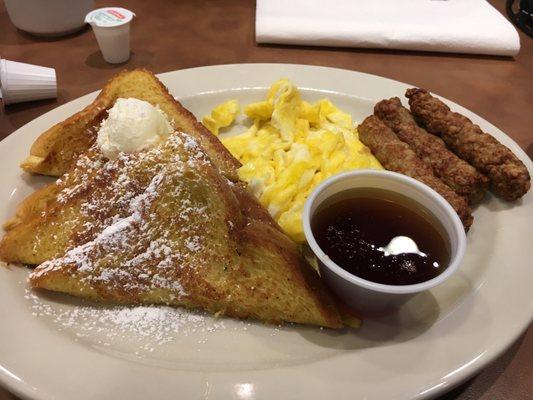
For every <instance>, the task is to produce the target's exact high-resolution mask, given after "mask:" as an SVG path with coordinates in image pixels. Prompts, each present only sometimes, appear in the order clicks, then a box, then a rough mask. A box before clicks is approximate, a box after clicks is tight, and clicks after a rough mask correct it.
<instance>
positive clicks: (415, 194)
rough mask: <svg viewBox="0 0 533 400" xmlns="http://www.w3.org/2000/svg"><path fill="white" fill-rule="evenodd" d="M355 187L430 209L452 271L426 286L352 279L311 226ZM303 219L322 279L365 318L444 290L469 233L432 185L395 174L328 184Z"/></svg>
mask: <svg viewBox="0 0 533 400" xmlns="http://www.w3.org/2000/svg"><path fill="white" fill-rule="evenodd" d="M355 188H375V189H384V190H387V191H391V192H396V193H399V194H401V195H403V196H405V197H408V198H410V199H412V200H414V201H415V202H417V203H419V204H421V205H422V206H423V207H425V208H426V209H427V211H428V212H430V213H431V214H432V215H433V217H434V218H435V219H436V220H437V221H439V223H440V224H441V225H442V228H443V229H444V232H443V233H445V236H446V237H445V239H446V240H447V242H448V244H449V246H450V261H449V264H448V266H447V268H446V269H445V270H444V271H443V272H442V273H441V274H440V275H438V276H436V277H434V278H433V279H430V280H427V281H424V282H421V283H416V284H412V285H385V284H382V283H376V282H372V281H369V280H366V279H363V278H360V277H358V276H356V275H353V274H351V273H349V272H348V271H346V270H344V269H343V268H341V267H340V266H339V265H337V264H336V263H335V262H333V261H332V260H331V259H330V258H329V257H328V256H327V254H326V253H324V251H323V250H322V249H321V248H320V246H319V245H318V243H317V241H316V239H315V237H314V234H313V231H312V229H311V221H312V219H313V216H314V214H315V212H316V211H317V210H318V209H319V206H320V204H322V203H323V202H324V201H326V200H327V199H329V198H331V196H333V195H335V194H337V193H340V192H343V191H346V190H351V189H355ZM302 219H303V225H304V233H305V238H306V239H307V243H308V244H309V247H310V248H311V250H312V251H313V253H315V255H316V257H317V259H318V265H319V269H320V275H321V276H322V278H323V279H324V280H325V281H326V284H327V285H328V286H329V288H330V289H331V290H332V291H333V293H334V294H335V295H336V296H337V297H338V298H339V299H341V300H342V301H343V302H344V303H345V304H346V305H348V307H350V309H351V310H353V311H355V312H356V314H357V315H358V316H361V317H376V316H383V315H386V314H389V313H392V312H394V311H396V310H397V309H398V308H400V307H401V306H402V305H403V304H404V303H405V302H406V301H407V300H409V299H410V298H411V297H413V296H414V295H416V294H417V293H420V292H423V291H425V290H428V289H431V288H433V287H435V286H437V285H440V284H441V283H443V282H444V281H446V280H447V279H448V278H449V277H450V276H452V275H453V274H454V273H455V272H456V271H457V269H458V268H459V265H460V264H461V261H462V260H463V257H464V253H465V249H466V235H465V230H464V228H463V225H462V223H461V220H460V219H459V216H458V215H457V213H456V212H455V211H454V210H453V208H452V207H451V206H450V204H448V202H447V201H446V200H445V199H444V198H443V197H442V196H441V195H440V194H438V193H437V192H435V191H434V190H433V189H431V188H430V187H429V186H426V185H424V184H423V183H421V182H419V181H417V180H415V179H413V178H410V177H408V176H405V175H401V174H398V173H395V172H390V171H374V170H359V171H350V172H345V173H342V174H338V175H334V176H332V177H331V178H329V179H326V180H325V181H324V182H322V183H321V184H320V185H319V186H318V187H317V188H316V189H315V190H314V191H313V193H311V195H310V196H309V198H308V199H307V201H306V203H305V206H304V212H303V216H302Z"/></svg>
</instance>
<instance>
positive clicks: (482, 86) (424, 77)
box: [0, 0, 533, 400]
mask: <svg viewBox="0 0 533 400" xmlns="http://www.w3.org/2000/svg"><path fill="white" fill-rule="evenodd" d="M490 2H491V3H492V4H493V5H494V6H495V7H496V8H497V9H499V10H500V11H501V12H503V9H504V4H505V1H504V0H499V1H497V0H491V1H490ZM113 3H114V5H117V6H119V5H121V4H122V5H123V6H124V7H126V8H129V9H131V10H133V11H134V12H136V13H137V18H136V19H135V20H134V22H133V26H132V33H131V46H132V57H131V59H130V60H129V61H128V62H127V63H125V64H124V65H118V66H117V65H110V64H107V63H106V62H105V61H104V60H103V59H102V56H101V53H100V52H99V50H98V45H97V43H96V40H95V39H94V36H93V34H92V32H91V31H90V29H84V30H83V31H81V32H79V33H77V34H74V35H71V36H68V37H66V38H60V39H39V38H35V37H32V36H30V35H28V34H25V33H23V32H21V31H18V30H17V29H16V28H15V27H14V26H13V25H12V24H11V23H10V21H9V18H8V15H7V12H6V10H5V7H4V4H3V2H2V1H0V55H1V56H2V57H3V58H6V59H8V60H14V61H21V62H27V63H32V64H38V65H44V66H49V67H53V68H55V69H56V71H57V76H58V89H59V95H58V98H57V99H54V100H43V101H40V102H32V103H26V104H18V105H12V106H9V107H7V108H6V109H5V110H3V112H2V113H1V114H0V140H1V139H3V138H4V137H6V136H8V135H9V134H11V133H12V132H14V131H15V130H16V129H18V128H19V127H21V126H22V125H24V124H26V123H27V122H29V121H31V120H32V119H34V118H36V117H38V116H40V115H42V114H44V113H45V112H47V111H49V110H51V109H53V108H55V107H57V106H59V105H61V104H63V103H66V102H68V101H70V100H73V99H75V98H77V97H79V96H81V95H84V94H87V93H89V92H92V91H94V90H97V89H100V88H101V87H102V86H103V84H104V83H105V82H106V80H107V79H109V78H110V77H111V76H113V75H114V74H115V73H116V72H118V71H120V70H121V69H123V68H130V69H131V68H135V67H146V68H149V69H151V70H152V71H154V72H156V73H160V72H166V71H172V70H178V69H183V68H191V67H198V66H204V65H215V64H231V63H250V62H284V63H299V64H313V65H322V66H331V67H337V68H345V69H349V70H354V71H361V72H367V73H370V74H375V75H380V76H384V77H387V78H391V79H395V80H399V81H402V82H409V83H410V84H412V85H415V86H419V87H424V88H427V89H429V90H431V91H433V92H436V93H439V94H440V95H442V96H444V97H446V98H448V99H450V100H452V101H454V102H456V103H459V104H461V105H463V106H464V107H466V108H468V109H470V110H472V111H473V112H475V113H476V114H478V115H480V116H481V117H483V118H485V119H487V120H488V121H490V122H491V123H493V124H494V125H496V126H498V128H500V129H501V130H502V131H504V132H506V133H507V134H508V135H509V136H511V137H512V138H513V139H514V140H515V141H516V142H517V143H518V144H519V145H520V146H521V147H522V148H523V149H524V150H526V152H527V153H528V155H529V156H530V157H532V156H533V132H532V131H531V129H532V127H533V112H532V110H533V73H532V71H533V39H531V38H528V37H527V36H526V35H525V34H523V33H521V32H520V40H521V44H522V49H521V50H520V53H519V55H518V56H516V57H515V58H514V59H513V58H502V57H489V56H472V55H457V54H438V53H421V52H405V51H382V50H358V49H341V48H314V47H302V46H281V45H257V44H256V43H255V41H254V20H255V17H254V13H255V5H254V4H255V2H254V1H251V0H246V1H244V0H243V1H231V0H227V1H226V0H219V1H199V0H190V1H185V0H181V1H179V2H169V1H164V0H156V1H150V2H145V1H142V0H135V1H131V0H130V1H127V2H126V1H114V2H113ZM104 5H107V4H106V3H105V2H103V1H99V0H97V1H95V6H100V7H101V6H104ZM532 360H533V329H531V328H530V329H529V330H528V331H527V332H526V333H525V334H524V335H523V336H522V337H521V338H520V339H519V340H518V341H517V342H516V343H515V344H514V345H513V346H512V347H511V348H509V349H508V350H507V351H506V352H505V353H504V354H503V355H502V356H501V357H500V358H499V359H497V360H496V361H495V362H494V363H493V364H492V365H490V366H489V367H488V368H486V369H485V370H483V371H482V372H481V373H480V374H479V375H477V376H476V377H475V378H473V379H471V380H470V381H468V382H467V383H465V384H463V385H461V386H459V387H457V388H455V389H454V390H452V391H451V392H449V393H447V394H445V395H444V396H442V397H440V398H439V400H451V399H454V400H474V399H475V400H481V399H483V400H489V399H490V400H497V399H506V400H512V399H526V398H531V397H530V396H531V395H532V393H533V379H531V376H532V374H533V362H532ZM528 376H529V379H528V378H527V377H528ZM7 399H9V400H13V399H15V397H14V396H12V395H10V394H9V393H8V392H6V391H5V390H3V389H2V388H0V400H7Z"/></svg>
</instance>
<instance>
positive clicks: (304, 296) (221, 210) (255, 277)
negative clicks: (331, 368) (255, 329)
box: [0, 133, 341, 328]
mask: <svg viewBox="0 0 533 400" xmlns="http://www.w3.org/2000/svg"><path fill="white" fill-rule="evenodd" d="M174 136H175V137H174V138H171V139H169V141H168V142H169V143H167V144H166V145H165V146H163V148H162V149H154V150H151V151H148V152H146V154H144V153H140V154H132V155H123V156H122V158H121V159H119V160H117V161H113V162H111V161H105V160H104V161H102V160H101V161H98V154H91V155H90V157H88V156H82V157H81V158H80V160H79V161H78V166H77V167H76V168H74V169H73V170H72V171H70V172H69V173H68V174H66V176H65V177H63V178H62V179H61V181H60V182H59V183H58V184H57V185H58V186H59V188H60V189H61V190H60V194H59V196H58V202H57V204H53V205H48V206H47V207H46V209H45V211H44V215H42V214H39V215H37V216H36V217H35V218H34V219H33V220H31V221H26V222H25V223H24V224H21V225H19V226H18V227H16V228H14V229H13V230H12V231H10V232H9V233H8V234H7V235H6V239H7V240H9V238H10V236H12V233H13V232H16V231H19V230H21V229H23V230H25V231H27V232H33V235H34V236H35V234H36V233H37V238H38V240H34V241H33V242H31V247H32V249H34V251H35V254H36V255H37V256H40V255H42V254H46V257H48V260H49V261H45V262H44V263H43V264H41V265H40V266H39V267H38V268H37V269H36V270H35V272H34V273H32V274H31V276H30V283H31V285H32V287H34V288H44V289H49V290H56V291H61V292H66V293H70V294H73V295H76V296H81V297H86V298H90V299H92V300H97V301H103V302H113V303H126V304H138V303H149V304H154V303H155V304H172V305H178V306H186V307H195V308H198V307H199V308H203V309H206V310H208V311H210V312H212V313H224V314H226V315H229V316H234V317H239V318H255V319H260V320H263V321H267V322H281V321H292V322H299V323H307V324H316V325H321V326H328V327H332V328H336V327H340V326H341V322H340V317H339V315H338V313H337V311H336V307H335V305H334V303H333V301H332V300H331V298H330V297H329V295H328V294H327V292H326V290H325V289H324V287H323V286H322V284H321V282H320V280H319V278H318V276H317V275H316V273H315V272H314V271H313V270H312V269H311V268H310V267H309V266H308V265H307V264H306V263H305V262H304V261H303V259H302V257H301V256H300V254H299V252H298V248H297V246H296V245H295V244H294V243H293V242H292V241H290V239H288V238H287V237H286V236H285V235H284V234H283V233H282V232H281V231H280V229H279V227H278V226H277V225H276V224H275V223H274V221H273V220H272V219H271V217H270V216H269V214H268V213H267V212H266V210H264V208H262V207H261V206H260V205H259V204H258V203H257V202H256V201H255V199H254V198H253V197H252V196H251V195H250V194H249V193H248V192H247V191H246V188H245V186H244V185H243V184H242V183H233V182H231V181H229V180H228V179H227V178H225V177H224V176H223V175H221V174H220V172H219V170H218V168H216V167H215V165H214V163H212V162H211V160H210V159H209V158H208V156H207V153H204V152H203V151H202V150H201V148H200V147H199V146H198V147H197V148H196V150H194V151H195V152H196V153H195V154H196V155H195V156H193V157H191V156H190V154H189V153H190V151H191V150H190V149H191V148H192V146H193V145H191V144H190V143H193V142H192V138H190V137H188V135H186V134H181V133H176V134H174ZM183 143H186V145H187V144H188V145H189V147H188V150H187V149H185V147H184V145H183ZM154 182H156V183H155V184H154ZM147 198H148V200H146V199H147ZM110 224H111V225H110ZM128 224H129V225H128ZM65 227H67V229H65ZM193 239H194V240H193ZM191 243H192V244H191ZM51 244H53V245H52V246H51ZM62 247H63V248H62ZM0 248H2V246H0ZM54 250H55V252H56V254H60V256H59V257H58V258H53V257H55V256H53V255H52V252H53V251H54ZM65 251H66V254H65ZM63 254H64V255H63ZM50 258H52V259H50ZM139 260H142V262H139ZM39 261H40V260H39ZM156 278H157V279H156Z"/></svg>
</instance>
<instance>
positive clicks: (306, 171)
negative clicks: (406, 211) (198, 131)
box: [203, 79, 383, 243]
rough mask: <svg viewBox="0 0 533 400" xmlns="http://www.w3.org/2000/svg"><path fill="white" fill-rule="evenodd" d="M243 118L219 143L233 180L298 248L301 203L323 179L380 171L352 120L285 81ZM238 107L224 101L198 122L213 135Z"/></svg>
mask: <svg viewBox="0 0 533 400" xmlns="http://www.w3.org/2000/svg"><path fill="white" fill-rule="evenodd" d="M244 113H245V114H246V116H248V117H249V118H250V119H251V120H252V121H253V124H252V125H251V126H250V128H249V129H248V130H246V131H245V132H243V133H241V134H239V135H237V136H226V137H221V138H220V140H221V141H222V143H223V144H224V145H225V146H226V147H227V148H228V150H229V151H230V152H231V153H232V154H233V156H234V157H236V158H237V159H238V160H239V161H240V162H241V163H242V167H241V168H240V169H239V177H240V179H241V180H243V181H245V182H247V183H248V184H249V187H250V189H251V190H252V192H253V193H254V194H255V196H256V197H257V198H258V199H259V201H260V202H261V203H262V204H263V205H264V206H265V207H267V208H268V211H269V212H270V214H271V215H272V217H273V218H274V219H275V220H276V221H277V222H278V223H279V225H280V226H281V228H282V229H283V230H284V231H285V232H286V233H287V234H288V235H289V236H290V237H291V238H292V239H293V240H294V241H296V242H298V243H303V242H304V241H305V236H304V233H303V225H302V211H303V206H304V203H305V201H306V199H307V197H308V196H309V194H310V193H311V192H312V190H313V189H314V188H315V187H316V186H317V185H318V184H319V183H320V182H322V181H323V180H324V179H326V178H328V177H330V176H331V175H334V174H337V173H339V172H343V171H348V170H352V169H364V168H373V169H383V168H382V167H381V165H380V163H379V161H378V160H377V159H376V158H374V156H373V155H372V154H371V153H370V150H369V149H368V148H367V147H366V146H365V145H364V144H363V143H361V142H360V141H359V139H358V134H357V130H356V129H355V127H354V124H353V122H352V117H351V116H350V115H349V114H347V113H345V112H343V111H341V110H339V109H338V108H337V107H335V105H334V104H333V103H331V102H330V101H329V100H328V99H323V100H320V101H317V102H316V103H313V104H311V103H308V102H306V101H304V100H302V99H301V97H300V93H299V91H298V89H297V88H296V87H295V86H294V85H293V84H292V83H291V82H290V81H289V80H287V79H281V80H279V81H277V82H275V83H274V84H273V85H272V87H271V88H270V90H269V92H268V94H267V98H266V99H265V100H264V101H260V102H258V103H252V104H249V105H248V106H246V107H245V108H244ZM238 114H239V104H238V103H237V101H236V100H229V101H227V102H225V103H222V104H220V105H218V106H217V107H215V109H214V110H213V111H212V113H211V115H209V116H206V117H205V118H204V119H203V123H204V125H205V126H206V127H207V128H208V129H209V130H211V132H213V133H214V134H215V135H218V133H219V130H220V129H221V128H223V127H227V126H229V125H231V124H232V123H233V121H234V120H235V118H236V117H237V115H238Z"/></svg>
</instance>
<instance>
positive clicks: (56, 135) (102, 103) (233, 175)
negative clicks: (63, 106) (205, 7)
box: [21, 68, 240, 180]
mask: <svg viewBox="0 0 533 400" xmlns="http://www.w3.org/2000/svg"><path fill="white" fill-rule="evenodd" d="M119 97H126V98H127V97H134V98H138V99H140V100H145V101H148V102H149V103H151V104H154V105H158V106H159V107H160V108H161V109H162V110H163V111H164V112H165V113H166V114H167V116H168V117H169V118H170V119H171V120H173V122H174V127H175V128H176V129H177V130H181V131H184V132H188V133H189V134H191V135H193V136H194V137H195V138H196V139H197V140H199V141H200V143H201V144H202V146H203V148H204V149H205V150H206V151H207V153H208V154H209V156H210V157H211V158H212V159H213V160H214V161H215V162H216V164H217V165H218V167H219V168H220V170H221V171H222V173H223V174H224V175H226V177H228V178H229V179H232V180H237V168H239V167H240V163H239V162H238V161H237V160H236V159H235V158H233V157H232V156H231V154H230V153H229V152H228V151H227V150H226V148H225V147H224V146H223V145H222V143H220V141H219V140H218V139H217V138H216V137H214V136H213V135H212V134H211V132H209V131H208V130H207V129H206V128H205V127H204V126H203V125H202V124H201V123H199V122H198V121H197V120H196V118H195V117H194V115H193V114H192V113H191V112H190V111H188V110H187V109H185V108H184V107H183V106H182V105H181V103H180V102H179V101H177V100H175V99H174V97H173V96H172V95H170V93H169V92H168V90H167V88H166V87H165V86H164V85H163V84H162V83H161V82H160V81H159V79H157V78H156V76H155V75H154V74H153V73H152V72H150V71H148V70H146V69H143V68H139V69H135V70H132V71H127V70H124V71H122V72H120V73H119V74H117V75H116V76H115V77H113V78H112V79H111V80H109V82H108V83H107V84H106V85H105V86H104V88H103V89H102V91H101V92H100V93H99V94H98V96H97V97H96V99H95V100H94V101H93V102H92V103H91V104H90V105H88V106H87V107H85V108H84V109H83V110H82V111H80V112H78V113H76V114H74V115H73V116H71V117H70V118H67V119H66V120H65V121H63V122H60V123H58V124H56V125H54V126H52V127H51V128H50V129H48V130H47V131H45V132H44V133H42V134H41V135H40V136H39V137H38V138H37V139H36V140H35V142H34V143H33V145H32V147H31V149H30V156H29V157H28V158H26V159H25V160H24V161H23V162H22V164H21V167H22V168H23V169H24V170H25V171H27V172H31V173H36V174H43V175H51V176H61V175H62V174H64V173H65V172H66V171H67V170H68V169H69V168H70V167H71V166H72V164H73V162H74V161H75V160H76V159H77V157H78V156H79V155H80V154H82V153H83V152H85V151H87V150H88V149H89V148H90V147H91V146H92V144H93V143H94V141H95V139H96V128H97V127H98V126H99V124H100V122H101V120H102V119H103V118H104V117H105V116H106V110H107V109H109V108H110V107H112V106H113V104H114V102H115V101H116V99H117V98H119Z"/></svg>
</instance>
